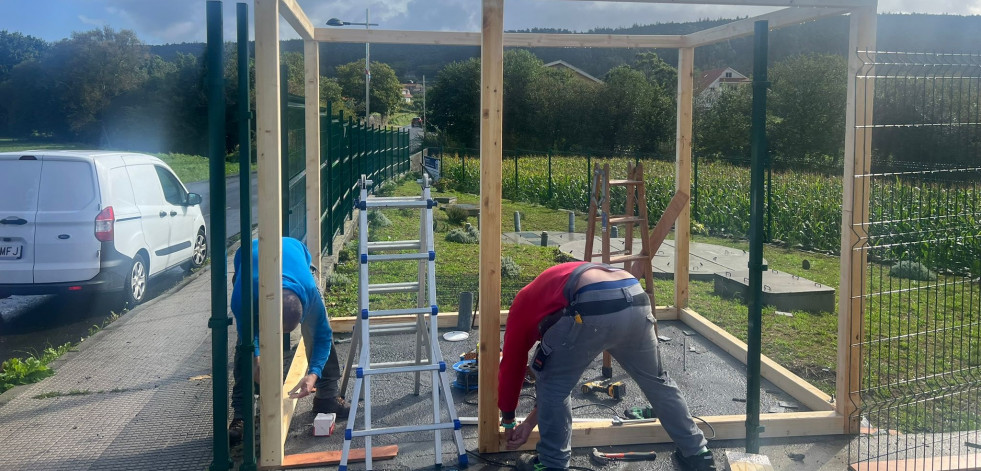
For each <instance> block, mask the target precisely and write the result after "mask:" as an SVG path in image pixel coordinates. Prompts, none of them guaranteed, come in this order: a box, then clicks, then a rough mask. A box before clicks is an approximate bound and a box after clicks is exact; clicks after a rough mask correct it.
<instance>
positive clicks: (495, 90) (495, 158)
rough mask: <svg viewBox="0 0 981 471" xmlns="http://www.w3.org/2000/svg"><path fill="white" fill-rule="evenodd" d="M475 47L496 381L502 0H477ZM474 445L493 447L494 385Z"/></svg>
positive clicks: (486, 394) (483, 246)
mask: <svg viewBox="0 0 981 471" xmlns="http://www.w3.org/2000/svg"><path fill="white" fill-rule="evenodd" d="M481 3H482V13H481V17H482V18H483V21H482V22H481V23H482V25H483V30H482V32H481V46H480V308H479V309H480V312H481V314H485V315H482V316H480V330H479V332H480V350H479V353H478V354H479V361H480V364H481V365H483V366H482V367H481V368H480V372H479V377H478V382H479V383H480V384H497V370H498V362H499V361H500V357H499V351H500V345H501V331H500V325H501V323H500V320H499V319H498V315H499V313H500V312H501V158H502V155H503V148H502V144H503V142H502V136H503V129H504V128H503V126H502V124H501V120H502V117H503V114H504V112H503V111H504V0H482V2H481ZM477 403H478V413H477V417H478V419H479V420H480V423H479V424H478V425H477V446H478V450H479V451H480V452H481V453H486V452H496V451H498V449H499V443H498V440H497V433H496V432H497V426H498V423H499V420H498V418H499V416H498V409H497V388H494V387H490V388H486V387H485V388H480V389H478V399H477Z"/></svg>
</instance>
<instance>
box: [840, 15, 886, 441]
mask: <svg viewBox="0 0 981 471" xmlns="http://www.w3.org/2000/svg"><path fill="white" fill-rule="evenodd" d="M875 33H876V16H875V6H874V5H873V6H871V7H868V8H860V9H856V10H854V11H852V14H851V16H850V17H849V35H848V101H847V104H846V106H845V171H844V176H843V178H842V205H841V281H840V284H839V286H840V288H839V289H840V295H839V301H838V302H839V306H838V373H837V378H836V383H837V384H836V386H837V387H836V392H837V396H836V397H837V401H836V406H837V409H838V413H839V414H841V415H842V416H844V418H845V421H844V430H843V431H842V432H843V433H848V434H854V433H858V429H859V416H858V414H857V413H856V410H857V409H858V407H859V406H860V405H861V395H860V394H859V393H858V390H859V386H860V381H861V380H860V374H861V367H862V316H863V313H864V307H865V306H864V303H863V296H864V294H865V293H864V285H863V282H864V280H865V279H866V271H867V270H868V265H867V260H866V258H867V253H866V248H867V245H868V233H867V230H866V224H867V223H868V220H869V180H868V177H865V175H868V173H869V169H870V168H871V158H872V135H871V133H872V131H871V130H870V129H867V128H864V127H860V126H865V125H868V124H872V99H873V97H874V96H875V93H874V90H873V88H872V87H873V85H874V83H873V82H872V81H871V80H870V79H866V78H859V77H858V74H859V72H861V70H862V68H863V65H864V64H863V61H862V58H861V57H860V56H859V55H858V54H857V51H860V50H862V51H871V50H874V49H875Z"/></svg>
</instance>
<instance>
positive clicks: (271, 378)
mask: <svg viewBox="0 0 981 471" xmlns="http://www.w3.org/2000/svg"><path fill="white" fill-rule="evenodd" d="M255 71H256V77H255V95H256V96H255V98H256V100H255V104H256V106H255V108H256V152H257V160H258V164H259V172H258V183H259V292H258V299H259V303H258V304H257V305H256V307H257V308H258V309H259V348H260V351H261V352H265V354H264V355H262V356H261V357H260V358H261V360H260V368H261V370H262V373H263V374H262V376H261V378H260V381H261V383H260V386H261V391H262V393H261V394H260V401H261V407H262V408H261V410H262V425H261V440H262V441H261V444H260V450H261V453H260V460H259V461H260V466H263V467H266V466H270V467H274V466H279V465H281V464H282V463H283V442H282V437H283V421H282V419H283V417H282V414H283V383H282V382H281V380H282V377H283V359H282V353H281V352H282V351H283V335H282V331H283V322H282V318H283V312H282V311H283V301H282V299H283V285H282V279H283V262H282V253H283V239H282V238H281V237H280V235H279V233H280V227H281V225H282V220H283V214H282V209H281V208H280V199H281V197H282V195H281V193H280V190H281V186H280V185H281V183H280V180H279V179H280V173H281V170H280V161H279V159H280V155H279V153H280V141H281V139H282V135H281V134H280V127H279V125H280V116H279V86H280V83H279V0H255Z"/></svg>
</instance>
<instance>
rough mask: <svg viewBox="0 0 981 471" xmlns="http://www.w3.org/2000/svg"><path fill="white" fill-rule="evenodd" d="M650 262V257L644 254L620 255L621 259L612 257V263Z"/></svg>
mask: <svg viewBox="0 0 981 471" xmlns="http://www.w3.org/2000/svg"><path fill="white" fill-rule="evenodd" d="M642 260H650V257H648V256H647V255H644V254H642V253H637V254H631V255H620V256H619V257H610V263H623V262H634V261H638V262H639V261H642Z"/></svg>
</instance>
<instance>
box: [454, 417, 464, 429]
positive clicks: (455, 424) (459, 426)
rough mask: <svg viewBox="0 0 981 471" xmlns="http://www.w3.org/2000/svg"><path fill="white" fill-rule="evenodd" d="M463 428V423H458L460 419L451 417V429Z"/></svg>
mask: <svg viewBox="0 0 981 471" xmlns="http://www.w3.org/2000/svg"><path fill="white" fill-rule="evenodd" d="M461 428H463V424H461V423H460V419H453V430H460V429H461Z"/></svg>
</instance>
